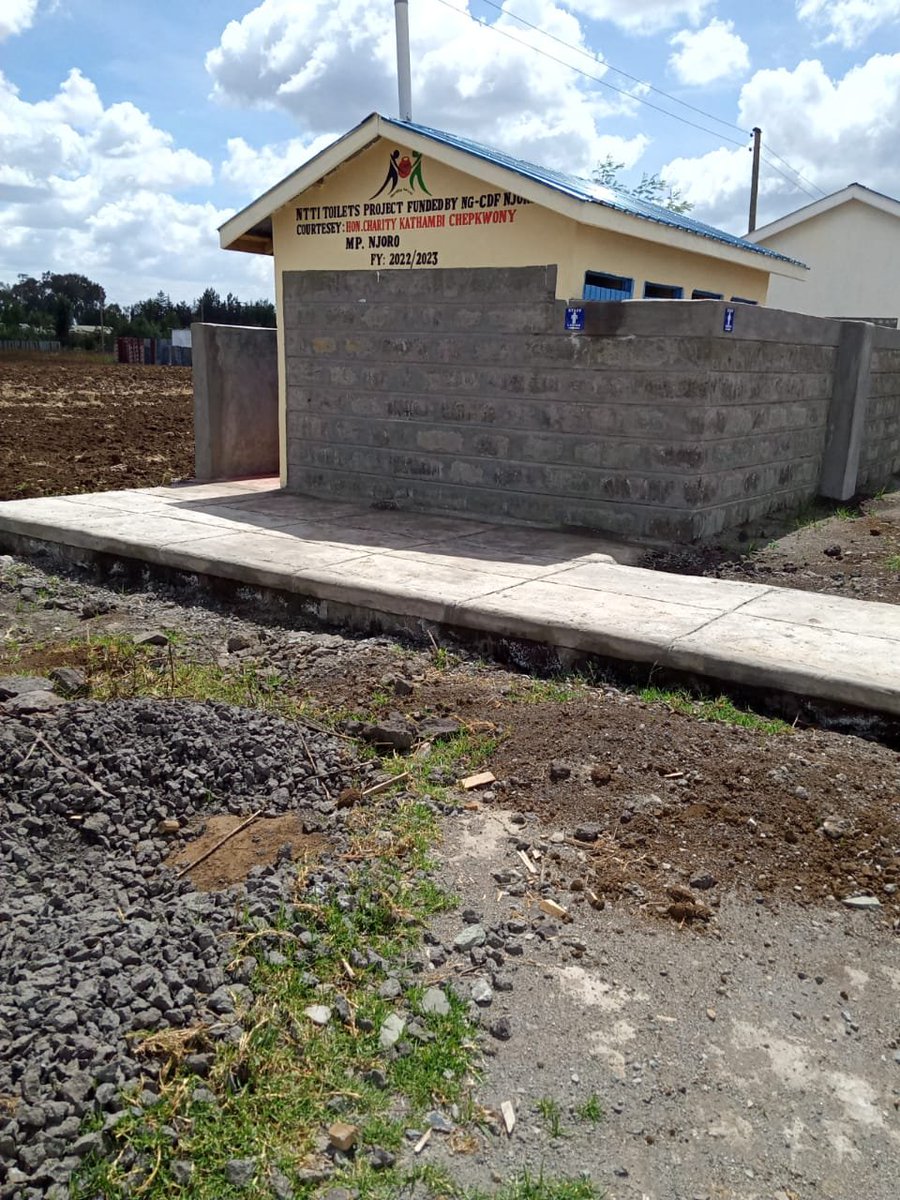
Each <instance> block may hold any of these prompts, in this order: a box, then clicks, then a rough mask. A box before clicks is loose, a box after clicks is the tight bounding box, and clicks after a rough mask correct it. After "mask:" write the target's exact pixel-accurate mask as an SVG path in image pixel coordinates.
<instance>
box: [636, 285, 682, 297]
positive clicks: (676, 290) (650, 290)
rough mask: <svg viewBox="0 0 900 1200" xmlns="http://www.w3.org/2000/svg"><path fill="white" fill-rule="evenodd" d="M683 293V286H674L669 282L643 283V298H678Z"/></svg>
mask: <svg viewBox="0 0 900 1200" xmlns="http://www.w3.org/2000/svg"><path fill="white" fill-rule="evenodd" d="M683 295H684V288H680V287H675V286H674V285H673V284H671V283H649V282H648V283H645V284H644V299H645V300H680V299H681V298H682V296H683Z"/></svg>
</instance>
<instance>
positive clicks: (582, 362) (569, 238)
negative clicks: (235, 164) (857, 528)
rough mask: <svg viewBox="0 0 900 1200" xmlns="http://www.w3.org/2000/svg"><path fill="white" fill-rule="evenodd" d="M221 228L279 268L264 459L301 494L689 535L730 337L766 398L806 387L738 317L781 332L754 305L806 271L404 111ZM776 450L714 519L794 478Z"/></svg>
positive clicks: (342, 142) (721, 402) (716, 424)
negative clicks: (273, 450) (782, 369)
mask: <svg viewBox="0 0 900 1200" xmlns="http://www.w3.org/2000/svg"><path fill="white" fill-rule="evenodd" d="M219 236H220V241H221V245H222V246H223V247H224V248H225V249H228V250H239V251H244V252H249V253H254V254H267V255H271V256H273V258H274V267H275V287H276V303H277V308H278V314H279V318H278V330H277V339H278V341H277V345H278V386H279V403H278V445H279V456H280V464H279V469H280V474H281V479H282V483H283V485H284V486H285V487H287V488H288V489H289V490H292V491H296V492H302V493H305V494H308V495H311V496H317V497H324V498H340V499H347V498H353V499H359V498H360V497H368V498H369V499H370V500H372V501H373V502H377V503H380V504H387V505H389V506H397V507H413V508H416V507H419V508H425V509H428V510H429V511H436V512H441V511H454V512H465V513H468V514H471V515H479V514H480V515H492V514H493V515H496V514H500V515H502V516H503V517H504V518H507V519H513V520H517V521H526V522H535V523H542V522H546V521H552V522H555V523H559V524H565V525H571V526H577V527H593V528H607V529H609V530H612V531H616V532H619V533H624V534H626V535H635V536H646V537H656V536H659V535H661V534H666V535H668V534H674V535H677V536H678V537H681V536H684V535H685V531H687V533H688V535H690V536H692V535H693V533H692V531H694V530H695V528H697V527H698V526H697V521H698V520H700V518H699V517H697V516H696V511H695V510H702V509H704V507H705V506H708V505H709V504H711V503H712V500H711V499H710V497H711V496H715V495H718V494H719V491H721V490H722V489H720V486H719V483H718V482H717V479H718V475H719V474H721V473H722V469H721V468H720V467H719V466H716V467H715V472H714V473H716V475H717V479H716V481H714V483H713V484H707V482H706V480H705V478H703V477H702V472H703V464H704V463H705V462H706V461H707V460H709V462H712V461H713V459H715V456H716V455H717V454H718V455H721V453H722V449H721V445H720V443H721V442H722V435H721V429H720V426H722V425H723V423H724V425H725V426H727V424H728V421H729V420H730V417H729V413H730V411H731V410H732V409H733V408H734V407H735V395H736V394H737V393H738V392H740V387H741V386H743V380H741V381H740V384H739V383H738V382H736V378H737V375H739V371H738V370H737V368H735V367H734V365H733V364H734V363H736V362H738V361H743V359H741V350H742V348H743V354H744V358H746V355H747V354H748V353H750V352H751V351H752V353H754V354H756V355H757V358H758V359H759V361H760V362H762V363H763V364H764V366H765V370H764V371H763V373H762V374H761V375H760V376H759V379H763V378H764V383H765V388H766V389H768V390H766V391H765V393H764V399H765V404H768V403H770V402H771V403H780V402H781V397H782V395H791V396H793V395H794V394H795V393H796V392H797V389H798V387H800V386H801V385H802V386H806V385H805V384H802V381H801V383H797V381H794V380H791V381H789V382H786V383H785V384H784V386H783V388H782V384H781V381H780V376H779V377H778V378H777V379H776V380H775V381H774V382H773V376H772V369H770V368H771V364H772V363H773V362H775V361H776V360H775V357H773V355H774V351H770V350H768V349H766V350H765V351H759V350H758V349H755V347H756V336H755V335H754V333H753V330H757V331H758V330H759V329H761V328H764V329H765V330H767V331H769V333H771V331H772V329H773V328H776V327H777V328H778V329H779V330H780V329H781V325H780V324H779V323H778V322H777V319H776V318H775V316H774V314H772V313H770V312H766V311H764V310H762V309H760V308H755V309H754V308H751V307H748V306H751V305H755V306H763V305H765V303H766V299H767V296H768V292H769V284H770V280H771V278H772V277H773V276H776V275H783V276H786V277H788V278H790V279H801V278H802V277H803V276H804V275H805V273H806V272H805V268H804V267H803V266H802V265H801V264H799V263H797V262H795V261H794V260H793V259H791V258H789V257H787V256H786V255H784V254H781V253H778V252H777V251H775V250H773V249H770V248H768V247H765V246H762V245H756V244H754V243H753V242H750V241H747V240H744V239H743V238H739V237H735V236H733V235H732V234H730V233H726V232H724V231H723V230H720V229H715V228H713V227H712V226H709V225H705V224H703V223H702V222H700V221H696V220H694V219H693V218H692V217H690V216H686V215H682V214H679V213H675V212H672V211H670V210H669V209H667V208H663V207H660V206H658V205H655V204H650V203H648V202H647V201H645V200H641V199H638V198H636V197H634V196H632V195H630V194H629V193H628V192H627V191H625V190H624V189H622V188H618V187H608V186H605V185H603V184H601V183H598V182H595V181H592V180H589V179H581V178H578V177H576V176H574V175H568V174H565V173H564V172H561V171H555V170H551V169H549V168H547V167H540V166H537V165H535V164H534V163H529V162H524V161H522V160H520V159H517V158H513V157H511V156H510V155H508V154H504V153H502V152H501V151H498V150H493V149H490V148H489V147H487V146H482V145H480V144H478V143H477V142H473V141H470V140H468V139H466V138H461V137H457V136H455V135H453V134H449V133H444V132H442V131H440V130H437V129H430V128H428V127H427V126H424V125H419V124H415V123H413V122H410V121H399V120H393V119H390V118H387V117H382V116H379V115H378V114H373V115H371V116H369V117H367V118H366V119H365V120H364V121H362V122H361V123H360V124H359V125H357V126H356V127H355V128H354V129H351V130H350V132H349V133H347V134H345V135H344V136H343V137H341V138H339V139H338V140H337V141H336V142H334V143H333V144H332V145H330V146H328V147H327V148H326V149H325V150H323V151H322V152H321V153H319V154H317V155H315V156H314V157H313V158H311V159H309V161H308V162H305V163H303V164H302V165H301V166H300V167H298V169H297V170H296V171H294V172H293V173H292V174H291V175H289V176H287V178H285V179H283V180H282V181H281V182H280V183H278V184H276V185H275V186H274V187H272V188H270V189H269V190H268V191H267V192H265V193H264V194H263V195H261V196H260V197H259V198H258V199H256V200H254V201H253V203H252V204H250V205H248V206H247V208H245V209H243V211H241V212H239V213H237V214H236V215H235V216H233V217H232V218H231V219H230V220H229V221H226V222H225V224H224V225H222V227H221V228H220V230H219ZM631 300H634V301H638V303H636V304H629V303H617V302H619V301H626V302H627V301H631ZM585 301H588V302H590V301H597V302H601V303H587V304H585V303H584V302H585ZM643 301H670V302H671V301H674V302H675V303H663V304H654V303H649V304H648V303H642V302H643ZM694 301H705V302H706V303H705V304H702V303H693V302H694ZM609 302H613V303H609ZM723 302H724V303H723ZM740 302H743V307H742V306H741V303H740ZM635 330H641V331H643V332H642V333H641V334H640V336H638V334H637V333H635V332H634V331H635ZM579 331H580V332H581V333H583V336H582V337H579V336H577V333H578V332H579ZM686 331H687V333H689V334H691V336H686ZM720 338H727V339H728V342H727V344H720V343H718V342H716V339H720ZM784 353H786V352H783V353H782V357H784ZM788 359H789V361H790V362H793V361H795V360H794V359H791V358H790V356H788ZM195 361H197V360H195ZM754 361H756V360H754ZM778 361H781V360H778ZM713 362H714V363H720V364H722V370H721V371H719V372H713V371H712V370H711V368H709V366H708V364H709V363H713ZM219 369H220V368H219V367H216V370H219ZM206 375H208V372H205V368H204V369H203V370H200V369H198V371H197V372H196V373H195V379H196V378H201V377H206ZM713 376H715V378H713ZM210 377H212V376H210ZM817 378H821V375H819V376H817ZM753 379H754V382H752V384H751V385H750V393H748V394H751V393H752V395H753V396H755V395H756V394H757V392H759V394H760V395H763V390H761V389H762V385H761V384H759V386H758V381H757V380H756V377H755V376H754V377H753ZM804 395H805V393H804ZM754 403H755V401H754ZM248 405H249V406H248V408H247V410H246V411H247V412H248V413H250V414H252V413H253V412H254V409H253V405H252V401H250V402H248ZM757 408H759V405H757ZM260 411H261V409H260ZM745 417H746V420H747V421H753V422H757V421H769V420H770V416H769V414H768V410H767V409H766V410H765V411H764V412H763V415H762V416H761V415H760V414H759V413H758V412H757V410H756V408H754V415H752V416H746V414H744V413H743V410H741V419H742V420H743V419H745ZM254 419H255V418H254ZM771 419H774V418H771ZM260 423H262V418H261V417H260ZM776 426H777V428H779V429H780V428H781V426H780V425H779V424H778V422H777V421H776ZM260 427H261V424H260ZM763 427H764V428H765V429H767V428H768V425H766V424H764V426H763ZM753 428H755V425H754V426H753ZM665 431H668V432H665ZM257 433H258V430H257ZM242 436H250V434H249V432H247V433H246V434H242ZM254 436H255V435H254ZM667 438H668V439H669V440H666V439H667ZM660 439H662V440H660ZM672 439H674V440H672ZM698 439H699V440H700V441H701V442H703V441H704V439H705V440H706V441H708V442H709V446H698V444H697V443H698ZM754 445H755V444H754ZM776 449H777V448H776ZM789 449H790V448H789ZM807 449H808V447H807ZM772 452H773V450H772V444H771V443H770V442H767V443H766V444H765V445H764V446H762V448H761V449H760V451H759V453H760V454H761V455H762V456H763V460H764V465H765V471H764V472H761V471H758V470H756V468H755V467H754V471H755V474H754V473H753V472H750V473H749V475H748V479H747V481H746V489H745V484H744V480H743V477H742V476H735V477H734V478H729V481H728V488H730V489H732V491H734V489H738V491H739V495H732V494H731V492H729V496H728V502H727V505H726V507H727V519H728V520H729V521H732V520H737V519H738V517H739V516H740V513H743V512H744V509H743V508H741V507H740V506H741V505H743V506H746V505H747V504H748V503H749V500H748V499H747V497H748V496H750V495H752V494H754V493H755V492H756V491H763V492H765V493H766V496H767V497H768V496H769V493H772V494H775V493H778V494H779V495H781V496H783V495H784V494H786V493H788V492H790V490H791V488H792V487H795V486H796V487H799V486H800V485H799V484H798V485H795V484H794V482H793V479H794V474H795V473H798V472H805V475H804V479H805V477H806V475H809V473H810V471H811V468H810V466H809V462H807V461H806V459H805V458H803V455H802V454H801V455H800V458H801V459H803V461H802V462H799V465H795V464H794V463H793V462H792V463H790V464H788V466H784V464H780V465H779V464H775V465H774V466H773V465H772V464H771V463H770V462H769V459H768V458H767V457H766V456H769V455H771V453H772ZM778 452H779V453H781V451H780V450H779V451H778ZM791 452H792V451H791ZM745 453H748V452H747V451H746V450H745V449H744V448H743V447H741V448H739V450H736V451H735V454H737V455H744V454H745ZM750 453H751V459H750V460H748V461H751V460H752V461H753V462H755V459H753V454H755V453H756V449H755V448H754V449H753V450H752V452H750ZM808 457H809V455H808V453H807V454H806V458H808ZM698 476H699V477H698ZM750 476H752V477H750ZM804 486H805V484H804ZM554 497H555V498H556V499H553V498H554ZM766 503H769V500H768V499H766ZM739 509H740V512H739ZM724 512H725V508H722V507H721V506H719V508H718V509H717V516H716V519H717V520H718V519H719V518H720V516H721V519H722V520H724V519H725V517H724V516H722V513H724ZM704 519H705V518H704ZM740 519H746V517H740Z"/></svg>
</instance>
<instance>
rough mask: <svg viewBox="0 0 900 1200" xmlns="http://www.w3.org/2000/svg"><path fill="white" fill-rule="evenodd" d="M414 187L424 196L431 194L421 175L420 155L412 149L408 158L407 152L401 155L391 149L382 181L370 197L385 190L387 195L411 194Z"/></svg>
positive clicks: (373, 197)
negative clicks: (385, 173) (411, 154)
mask: <svg viewBox="0 0 900 1200" xmlns="http://www.w3.org/2000/svg"><path fill="white" fill-rule="evenodd" d="M416 188H418V189H419V191H420V192H424V193H425V195H426V196H430V195H431V192H429V190H428V188H427V187H426V186H425V180H424V179H423V177H422V155H421V154H420V153H419V152H418V150H414V151H413V156H412V158H410V157H409V155H408V154H403V155H401V153H400V151H399V150H392V151H391V156H390V158H389V160H388V169H387V175H385V177H384V183H383V184H382V185H381V187H380V188H379V189H378V191H377V192H375V194H374V195H373V196H371V197H370V199H371V200H374V199H375V197H376V196H380V195H381V193H382V192H387V194H388V195H389V196H393V195H394V193H395V192H409V193H410V194H411V195H412V194H414V193H415V191H416Z"/></svg>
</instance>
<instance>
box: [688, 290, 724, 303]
mask: <svg viewBox="0 0 900 1200" xmlns="http://www.w3.org/2000/svg"><path fill="white" fill-rule="evenodd" d="M691 299H692V300H724V299H725V297H724V295H723V294H722V293H721V292H704V290H703V289H702V288H694V290H693V291H692V292H691Z"/></svg>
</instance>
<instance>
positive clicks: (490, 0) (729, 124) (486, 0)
mask: <svg viewBox="0 0 900 1200" xmlns="http://www.w3.org/2000/svg"><path fill="white" fill-rule="evenodd" d="M481 2H482V4H486V5H487V6H488V7H489V8H495V9H496V10H497V12H498V13H502V14H503V16H505V17H511V18H512V19H513V20H514V21H518V22H519V24H520V25H527V26H528V28H529V29H533V30H534V31H535V33H539V34H541V36H542V37H545V38H549V39H550V41H551V42H556V43H557V44H558V45H560V46H565V47H566V49H567V50H574V51H575V53H576V54H583V55H584V57H585V58H589V59H590V60H591V61H592V62H595V63H598V64H599V65H600V66H603V67H607V68H608V69H609V70H610V71H615V73H616V74H617V75H621V76H623V77H624V78H625V79H630V80H631V81H632V83H639V84H640V85H641V87H645V88H647V89H648V90H649V91H651V92H655V93H656V95H657V96H664V97H665V98H666V100H671V101H672V103H673V104H681V105H682V106H683V107H684V108H689V109H690V110H691V112H695V113H697V115H698V116H701V117H706V119H707V120H708V121H715V122H716V124H718V125H724V126H725V127H726V128H728V129H734V130H736V132H737V133H743V134H746V136H747V137H748V138H749V137H750V131H749V129H744V128H742V127H741V126H740V125H735V124H734V122H733V121H725V120H723V119H722V118H721V117H717V116H716V115H715V114H714V113H711V112H707V111H706V110H705V109H703V108H698V107H697V106H696V105H695V104H690V103H688V101H687V100H681V99H680V98H679V97H678V96H673V95H671V94H670V93H669V92H664V91H663V90H662V88H658V87H656V86H655V85H654V84H652V83H648V82H647V80H646V79H641V78H640V77H639V76H637V75H631V74H630V73H629V72H628V71H623V70H622V68H621V67H617V66H614V64H613V63H611V62H610V61H609V60H608V59H606V58H600V56H599V55H597V54H594V53H593V51H591V50H587V49H585V48H584V47H583V46H576V45H574V44H573V43H572V42H567V41H566V40H565V38H561V37H557V36H556V34H555V33H550V32H549V31H548V30H546V29H541V27H540V25H535V24H533V23H532V22H531V21H527V20H526V19H525V17H520V16H519V14H518V13H514V12H509V11H508V10H507V9H505V8H504V7H503V5H502V4H496V3H495V2H494V0H481ZM470 15H471V14H470ZM475 19H476V20H477V18H475ZM524 44H525V45H530V43H528V42H526V43H524ZM535 49H536V47H535ZM539 53H540V51H539ZM628 94H629V95H630V94H631V93H628ZM670 115H672V116H675V114H674V113H672V114H670Z"/></svg>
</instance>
